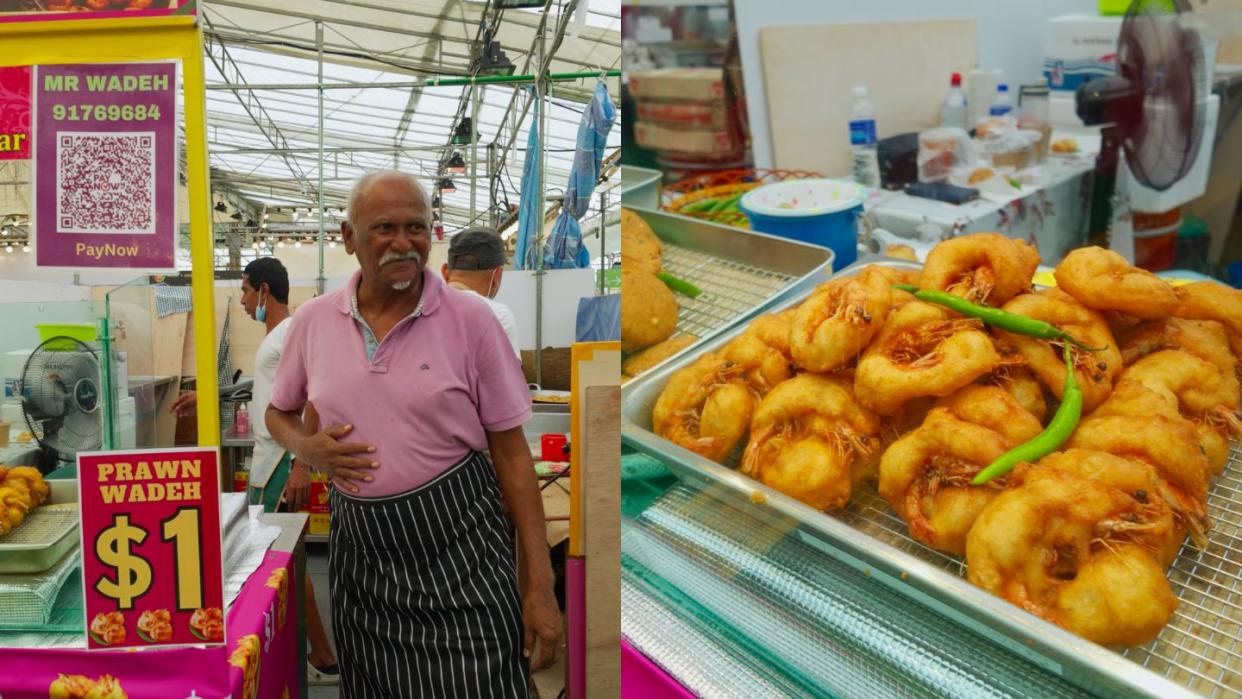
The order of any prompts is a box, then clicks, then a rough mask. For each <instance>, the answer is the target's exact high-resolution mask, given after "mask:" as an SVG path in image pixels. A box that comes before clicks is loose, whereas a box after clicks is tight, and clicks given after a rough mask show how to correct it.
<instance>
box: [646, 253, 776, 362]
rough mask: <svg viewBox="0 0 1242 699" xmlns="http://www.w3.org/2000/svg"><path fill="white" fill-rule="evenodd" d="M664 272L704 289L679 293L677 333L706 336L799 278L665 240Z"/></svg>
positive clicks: (699, 336) (675, 334) (751, 309)
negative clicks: (693, 295)
mask: <svg viewBox="0 0 1242 699" xmlns="http://www.w3.org/2000/svg"><path fill="white" fill-rule="evenodd" d="M663 253H664V261H663V268H664V271H666V272H668V273H669V274H671V275H673V276H674V277H678V278H680V279H684V280H686V281H688V282H690V283H692V284H694V285H695V286H697V287H699V289H701V290H702V291H703V293H702V294H700V295H699V297H698V298H693V299H692V298H690V297H688V296H683V295H681V294H677V295H676V296H677V304H678V306H679V310H678V313H677V332H676V333H674V335H673V336H674V337H677V336H680V335H693V336H695V337H697V338H700V339H702V338H705V337H708V336H709V335H712V334H714V333H715V332H716V331H718V330H720V329H721V328H723V327H725V326H727V325H728V324H730V323H732V322H733V321H735V320H737V319H738V316H741V315H743V314H746V313H749V312H750V311H753V310H754V309H755V308H756V307H758V306H759V305H760V304H762V303H765V302H767V301H768V300H770V299H771V298H772V297H773V296H775V295H776V294H777V293H779V292H781V291H783V290H785V289H786V288H787V287H788V286H789V285H790V284H792V283H794V281H796V280H797V277H795V276H794V275H792V274H785V273H782V272H776V271H773V270H771V269H767V268H764V267H761V266H757V265H751V264H746V263H743V262H738V261H735V260H728V259H724V258H722V257H716V256H713V255H710V254H708V253H705V252H699V251H696V250H690V249H688V248H683V247H678V246H676V245H673V244H671V243H668V242H665V243H664V247H663Z"/></svg>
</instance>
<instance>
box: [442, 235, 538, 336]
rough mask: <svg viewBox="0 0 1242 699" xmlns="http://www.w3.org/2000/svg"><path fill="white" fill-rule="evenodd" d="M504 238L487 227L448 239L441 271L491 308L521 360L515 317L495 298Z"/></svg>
mask: <svg viewBox="0 0 1242 699" xmlns="http://www.w3.org/2000/svg"><path fill="white" fill-rule="evenodd" d="M504 267H505V241H503V240H501V239H500V236H499V235H498V234H497V233H496V231H493V230H492V229H490V228H482V227H479V228H469V229H466V230H464V231H462V232H460V233H458V234H457V235H455V236H453V238H452V239H451V240H450V241H449V250H448V262H445V263H444V267H443V268H442V269H441V270H440V271H441V273H442V274H443V275H444V281H446V282H448V285H449V286H451V287H453V288H454V289H457V290H459V291H465V292H467V293H471V294H475V295H476V296H478V297H479V298H481V299H483V301H484V302H486V303H487V305H488V307H489V308H491V309H492V313H493V314H495V316H496V320H498V321H500V327H502V328H504V329H505V335H507V336H509V344H511V345H513V353H514V354H516V355H517V358H518V361H522V350H521V349H519V348H518V340H517V319H516V318H514V317H513V311H511V310H509V307H508V306H506V305H504V304H503V303H501V302H499V301H497V300H496V293H497V292H498V291H500V279H501V277H502V276H503V275H504V272H505V270H504Z"/></svg>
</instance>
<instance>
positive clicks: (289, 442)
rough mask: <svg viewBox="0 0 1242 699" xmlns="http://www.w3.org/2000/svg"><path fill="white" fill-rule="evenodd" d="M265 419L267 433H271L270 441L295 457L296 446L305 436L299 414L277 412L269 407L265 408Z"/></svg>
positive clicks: (296, 452) (272, 407)
mask: <svg viewBox="0 0 1242 699" xmlns="http://www.w3.org/2000/svg"><path fill="white" fill-rule="evenodd" d="M265 419H266V420H267V431H268V432H269V433H271V435H272V439H274V440H276V443H277V444H279V445H280V446H282V447H284V448H285V451H288V452H289V453H291V454H293V455H294V456H297V454H298V451H299V450H298V444H299V443H300V442H301V440H302V438H303V437H304V436H306V433H305V428H304V426H303V424H302V416H301V414H299V413H290V412H286V411H284V410H278V409H277V408H275V407H274V406H271V405H269V406H267V415H266V416H265Z"/></svg>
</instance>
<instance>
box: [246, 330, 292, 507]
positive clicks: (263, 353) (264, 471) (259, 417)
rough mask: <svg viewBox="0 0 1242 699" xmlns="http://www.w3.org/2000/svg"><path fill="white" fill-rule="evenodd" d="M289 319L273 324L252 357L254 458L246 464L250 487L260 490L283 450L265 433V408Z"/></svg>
mask: <svg viewBox="0 0 1242 699" xmlns="http://www.w3.org/2000/svg"><path fill="white" fill-rule="evenodd" d="M292 321H293V316H289V317H288V318H285V319H284V320H282V321H280V322H279V323H277V325H276V327H274V328H272V331H271V332H270V333H268V334H267V337H264V338H263V342H262V343H261V344H260V345H259V351H258V352H257V353H255V356H254V387H253V388H252V389H251V391H250V394H251V400H250V408H251V410H250V415H251V418H250V431H251V434H253V435H254V456H253V458H252V459H251V462H250V485H251V486H253V487H255V488H262V487H263V486H266V485H267V481H268V479H269V478H271V477H272V471H274V470H275V469H276V464H278V463H280V460H281V459H282V458H283V457H284V455H285V448H284V447H282V446H280V445H279V444H277V443H276V440H274V439H272V433H271V432H268V431H267V420H266V415H267V404H268V402H269V401H271V399H272V384H273V383H275V381H276V367H277V366H278V365H279V364H280V354H281V352H283V351H284V349H285V336H286V335H287V334H288V333H289V326H290V325H292V324H293V323H292Z"/></svg>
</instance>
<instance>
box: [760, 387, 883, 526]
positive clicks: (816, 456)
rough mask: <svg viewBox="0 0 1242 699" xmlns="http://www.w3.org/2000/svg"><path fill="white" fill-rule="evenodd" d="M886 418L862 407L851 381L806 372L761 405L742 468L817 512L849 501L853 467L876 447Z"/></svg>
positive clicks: (778, 388) (837, 506) (774, 391)
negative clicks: (882, 421) (853, 394)
mask: <svg viewBox="0 0 1242 699" xmlns="http://www.w3.org/2000/svg"><path fill="white" fill-rule="evenodd" d="M879 432H880V419H879V417H878V416H876V415H875V414H874V413H872V412H871V411H869V410H867V409H865V408H863V407H862V406H860V405H858V403H857V402H856V401H855V400H854V397H853V396H852V395H851V391H850V384H849V381H847V380H845V379H843V378H841V377H832V376H821V375H817V374H801V375H799V376H797V377H795V378H793V379H790V380H789V381H786V382H784V383H782V384H780V385H779V386H777V387H776V388H775V389H773V391H772V392H771V393H769V394H768V395H767V397H765V398H764V399H763V400H762V401H761V402H760V403H759V407H758V408H756V409H755V414H754V418H753V419H752V420H751V424H750V433H751V438H750V443H749V444H748V445H747V446H746V453H745V454H744V455H743V457H742V472H743V473H745V474H746V475H748V476H750V477H751V478H754V479H755V480H758V481H760V482H761V483H764V484H765V485H768V486H771V487H772V488H775V489H776V490H779V491H781V492H782V493H785V494H786V495H789V496H790V497H792V498H796V499H798V500H800V501H802V502H804V503H806V504H808V505H810V506H811V507H814V508H815V509H817V510H824V511H827V510H834V509H837V508H840V507H844V506H845V504H846V503H847V502H849V498H850V491H851V486H852V483H853V480H854V478H853V473H852V467H853V465H854V463H855V461H856V460H857V457H858V456H860V455H866V454H868V453H870V452H871V451H872V450H873V449H875V447H876V439H877V437H878V435H879Z"/></svg>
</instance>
